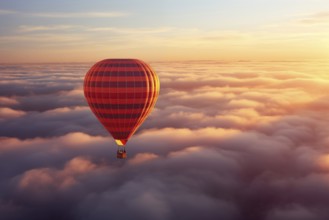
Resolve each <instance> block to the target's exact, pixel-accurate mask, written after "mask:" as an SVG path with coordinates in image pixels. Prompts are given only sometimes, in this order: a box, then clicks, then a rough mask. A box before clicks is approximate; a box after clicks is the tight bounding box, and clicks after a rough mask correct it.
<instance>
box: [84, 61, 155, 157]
mask: <svg viewBox="0 0 329 220" xmlns="http://www.w3.org/2000/svg"><path fill="white" fill-rule="evenodd" d="M83 88H84V95H85V97H86V100H87V102H88V105H89V106H90V108H91V110H92V112H93V113H94V114H95V116H96V117H97V119H98V120H99V121H100V123H101V124H102V125H103V126H104V127H105V128H106V130H107V131H108V132H109V133H110V134H111V135H112V137H113V138H114V140H115V142H116V143H117V145H118V150H117V158H126V157H127V154H126V150H125V145H126V143H127V141H128V140H129V138H130V137H131V136H132V135H133V134H134V133H135V132H136V130H137V129H138V127H139V126H140V125H141V124H142V123H143V122H144V120H145V119H146V118H147V116H148V115H149V114H150V112H151V111H152V109H153V107H154V105H155V103H156V100H157V98H158V94H159V89H160V83H159V78H158V76H157V75H156V73H155V72H154V71H153V70H152V69H151V67H150V66H149V65H148V64H146V63H145V62H143V61H141V60H137V59H105V60H102V61H99V62H97V63H96V64H94V65H93V66H92V67H91V68H90V70H89V71H88V72H87V73H86V75H85V79H84V86H83Z"/></svg>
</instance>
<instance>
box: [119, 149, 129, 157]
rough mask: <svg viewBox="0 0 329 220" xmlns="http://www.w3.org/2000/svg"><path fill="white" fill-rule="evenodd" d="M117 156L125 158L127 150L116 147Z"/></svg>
mask: <svg viewBox="0 0 329 220" xmlns="http://www.w3.org/2000/svg"><path fill="white" fill-rule="evenodd" d="M117 158H118V159H126V158H127V152H126V150H124V149H118V151H117Z"/></svg>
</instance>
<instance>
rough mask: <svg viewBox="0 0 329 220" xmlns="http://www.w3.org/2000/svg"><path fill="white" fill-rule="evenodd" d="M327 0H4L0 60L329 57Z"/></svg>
mask: <svg viewBox="0 0 329 220" xmlns="http://www.w3.org/2000/svg"><path fill="white" fill-rule="evenodd" d="M328 24H329V2H328V1H327V0H277V1H271V0H251V1H245V0H232V1H223V0H202V1H201V0H179V1H177V0H165V1H150V0H139V1H137V0H127V1H113V0H95V1H92V2H91V1H89V0H70V1H64V0H58V1H42V0H30V1H24V0H14V1H5V0H0V62H1V63H22V62H24V63H26V62H34V63H36V62H95V61H98V60H100V59H103V58H104V57H108V58H114V57H124V58H125V57H131V58H135V57H137V58H141V59H144V60H147V61H168V60H171V61H172V60H224V61H234V60H266V61H271V60H276V61H282V60H283V61H286V60H289V61H291V60H293V61H295V60H319V59H320V60H328V58H329V52H328V51H329V48H328V47H329V46H328V45H329V40H328V39H329V34H328V30H329V25H328Z"/></svg>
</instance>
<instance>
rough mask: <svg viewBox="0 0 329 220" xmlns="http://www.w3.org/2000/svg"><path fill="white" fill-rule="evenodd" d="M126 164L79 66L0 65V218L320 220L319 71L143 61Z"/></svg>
mask: <svg viewBox="0 0 329 220" xmlns="http://www.w3.org/2000/svg"><path fill="white" fill-rule="evenodd" d="M151 65H152V67H153V68H154V69H155V70H156V72H157V73H158V75H159V78H160V82H161V91H160V95H159V99H158V102H157V104H156V106H155V109H154V111H153V112H152V114H151V115H150V116H149V118H148V119H147V120H146V121H145V123H144V124H143V125H142V126H141V127H140V129H139V130H138V132H137V133H136V134H135V135H134V136H133V138H131V139H130V141H129V142H128V145H127V151H128V158H127V160H118V159H116V158H115V156H116V149H117V148H116V145H115V143H114V141H113V139H112V138H111V136H110V135H109V134H108V133H107V132H106V130H105V129H104V128H103V127H102V126H101V125H100V123H99V122H98V121H97V119H96V117H95V116H94V115H93V114H92V112H91V111H90V109H89V107H88V105H87V103H86V101H85V99H84V96H83V90H82V84H83V77H84V74H85V73H86V72H87V71H88V69H89V68H90V67H91V64H90V63H72V64H17V65H16V64H15V65H14V64H12V65H0V74H1V81H0V218H1V219H3V220H20V219H34V220H39V219H40V220H45V219H56V220H59V219H65V220H66V219H67V220H74V219H81V220H95V219H96V220H108V219H111V220H125V219H135V220H139V219H140V220H148V219H150V220H158V219H159V220H167V219H180V220H185V219H188V220H194V219H195V220H200V219H205V220H212V219H213V220H218V219H225V220H326V219H329V211H328V206H329V74H328V71H329V64H328V63H325V62H229V63H225V62H215V61H202V62H198V61H190V62H154V63H151Z"/></svg>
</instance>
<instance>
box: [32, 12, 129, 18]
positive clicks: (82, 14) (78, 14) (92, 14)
mask: <svg viewBox="0 0 329 220" xmlns="http://www.w3.org/2000/svg"><path fill="white" fill-rule="evenodd" d="M28 15H30V16H36V17H44V18H114V17H126V16H128V15H129V13H126V12H57V13H53V12H50V13H31V14H28Z"/></svg>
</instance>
